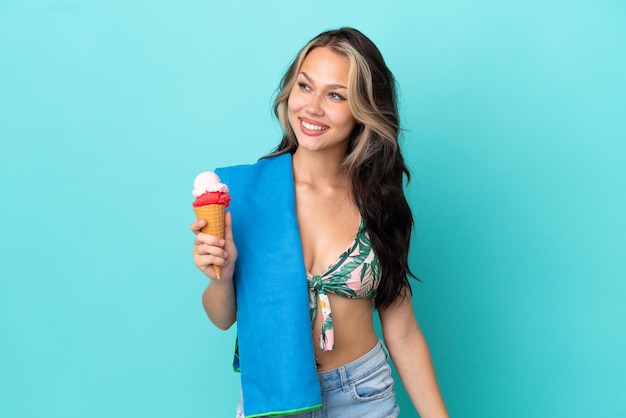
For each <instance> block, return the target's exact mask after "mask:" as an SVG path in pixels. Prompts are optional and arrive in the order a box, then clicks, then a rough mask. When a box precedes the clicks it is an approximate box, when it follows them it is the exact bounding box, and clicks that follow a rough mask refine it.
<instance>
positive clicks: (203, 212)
mask: <svg viewBox="0 0 626 418" xmlns="http://www.w3.org/2000/svg"><path fill="white" fill-rule="evenodd" d="M225 209H226V207H225V206H224V205H205V206H198V207H195V208H193V210H194V212H196V218H198V219H204V220H205V221H206V226H205V227H204V228H202V231H201V232H204V233H205V234H209V235H214V236H216V237H220V238H224V211H225ZM213 268H214V269H215V274H217V278H218V279H221V278H222V268H221V266H216V265H213Z"/></svg>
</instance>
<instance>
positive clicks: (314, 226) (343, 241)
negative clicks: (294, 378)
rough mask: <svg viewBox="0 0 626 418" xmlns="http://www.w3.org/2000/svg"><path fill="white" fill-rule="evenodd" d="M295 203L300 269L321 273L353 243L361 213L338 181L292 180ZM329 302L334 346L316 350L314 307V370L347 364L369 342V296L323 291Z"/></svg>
mask: <svg viewBox="0 0 626 418" xmlns="http://www.w3.org/2000/svg"><path fill="white" fill-rule="evenodd" d="M296 208H297V216H298V225H299V228H300V235H301V238H302V249H303V255H304V263H305V267H306V270H307V271H308V272H309V273H310V274H311V275H313V276H315V275H322V274H323V273H324V272H325V271H326V269H327V268H328V267H329V265H331V264H332V263H333V262H335V261H336V260H337V258H338V256H339V255H340V254H342V252H344V251H345V250H346V248H347V247H348V246H349V245H350V244H351V243H353V242H354V240H355V237H356V236H357V233H358V231H359V226H360V223H361V217H360V214H359V211H358V208H357V207H356V204H355V203H354V201H353V199H352V198H351V196H350V193H349V187H348V186H344V187H341V186H340V185H337V186H333V187H330V186H325V187H323V188H319V187H315V186H313V185H311V184H307V183H300V184H299V183H298V182H296ZM327 296H328V301H329V303H330V305H331V306H332V322H333V334H334V348H333V349H332V350H328V351H321V350H320V348H319V339H320V335H321V334H322V323H323V318H322V309H316V312H315V318H314V319H313V327H312V333H313V334H312V337H313V338H312V344H313V346H314V347H313V348H314V352H315V355H316V361H317V364H318V371H325V370H330V369H333V368H336V367H339V366H342V365H344V364H347V363H349V362H351V361H353V360H355V359H357V358H359V357H361V356H362V355H364V354H365V353H367V352H368V351H370V350H371V349H372V347H374V345H375V344H376V342H377V341H378V337H377V336H376V333H375V331H374V325H373V318H372V310H373V299H371V298H365V299H352V298H346V297H342V296H339V295H336V294H332V293H328V295H327Z"/></svg>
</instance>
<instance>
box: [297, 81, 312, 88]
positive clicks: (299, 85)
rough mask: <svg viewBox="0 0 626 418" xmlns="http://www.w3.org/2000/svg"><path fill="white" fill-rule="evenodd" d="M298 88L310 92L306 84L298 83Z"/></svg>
mask: <svg viewBox="0 0 626 418" xmlns="http://www.w3.org/2000/svg"><path fill="white" fill-rule="evenodd" d="M298 87H300V89H301V90H310V89H311V88H310V87H309V86H308V85H307V84H306V83H303V82H299V83H298Z"/></svg>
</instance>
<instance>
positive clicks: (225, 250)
mask: <svg viewBox="0 0 626 418" xmlns="http://www.w3.org/2000/svg"><path fill="white" fill-rule="evenodd" d="M205 226H206V221H205V220H204V219H199V220H196V221H194V222H193V223H192V224H191V226H190V228H191V232H193V233H194V234H196V239H195V240H194V242H193V261H194V264H195V265H196V266H197V267H198V268H199V269H200V270H201V271H202V272H203V273H204V274H205V275H206V276H207V277H208V278H210V279H211V280H218V278H217V274H216V272H215V268H214V267H213V266H221V267H222V271H221V281H222V282H223V281H231V280H232V279H233V272H234V269H235V261H236V260H237V247H235V242H234V241H233V228H232V216H231V213H230V212H226V217H225V219H224V238H218V237H216V236H214V235H209V234H205V233H202V232H200V230H201V229H202V228H203V227H205Z"/></svg>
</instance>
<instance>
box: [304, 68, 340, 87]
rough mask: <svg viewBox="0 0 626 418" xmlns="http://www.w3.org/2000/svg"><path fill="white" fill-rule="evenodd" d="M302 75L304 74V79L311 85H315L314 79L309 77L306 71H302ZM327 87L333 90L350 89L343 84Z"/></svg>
mask: <svg viewBox="0 0 626 418" xmlns="http://www.w3.org/2000/svg"><path fill="white" fill-rule="evenodd" d="M300 74H302V76H303V77H304V78H306V79H307V81H308V82H309V83H311V84H315V82H314V81H313V79H312V78H311V77H309V75H308V74H307V73H305V72H304V71H300ZM326 87H329V88H331V89H346V90H348V88H347V87H346V86H342V85H341V84H329V85H328V86H326Z"/></svg>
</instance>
